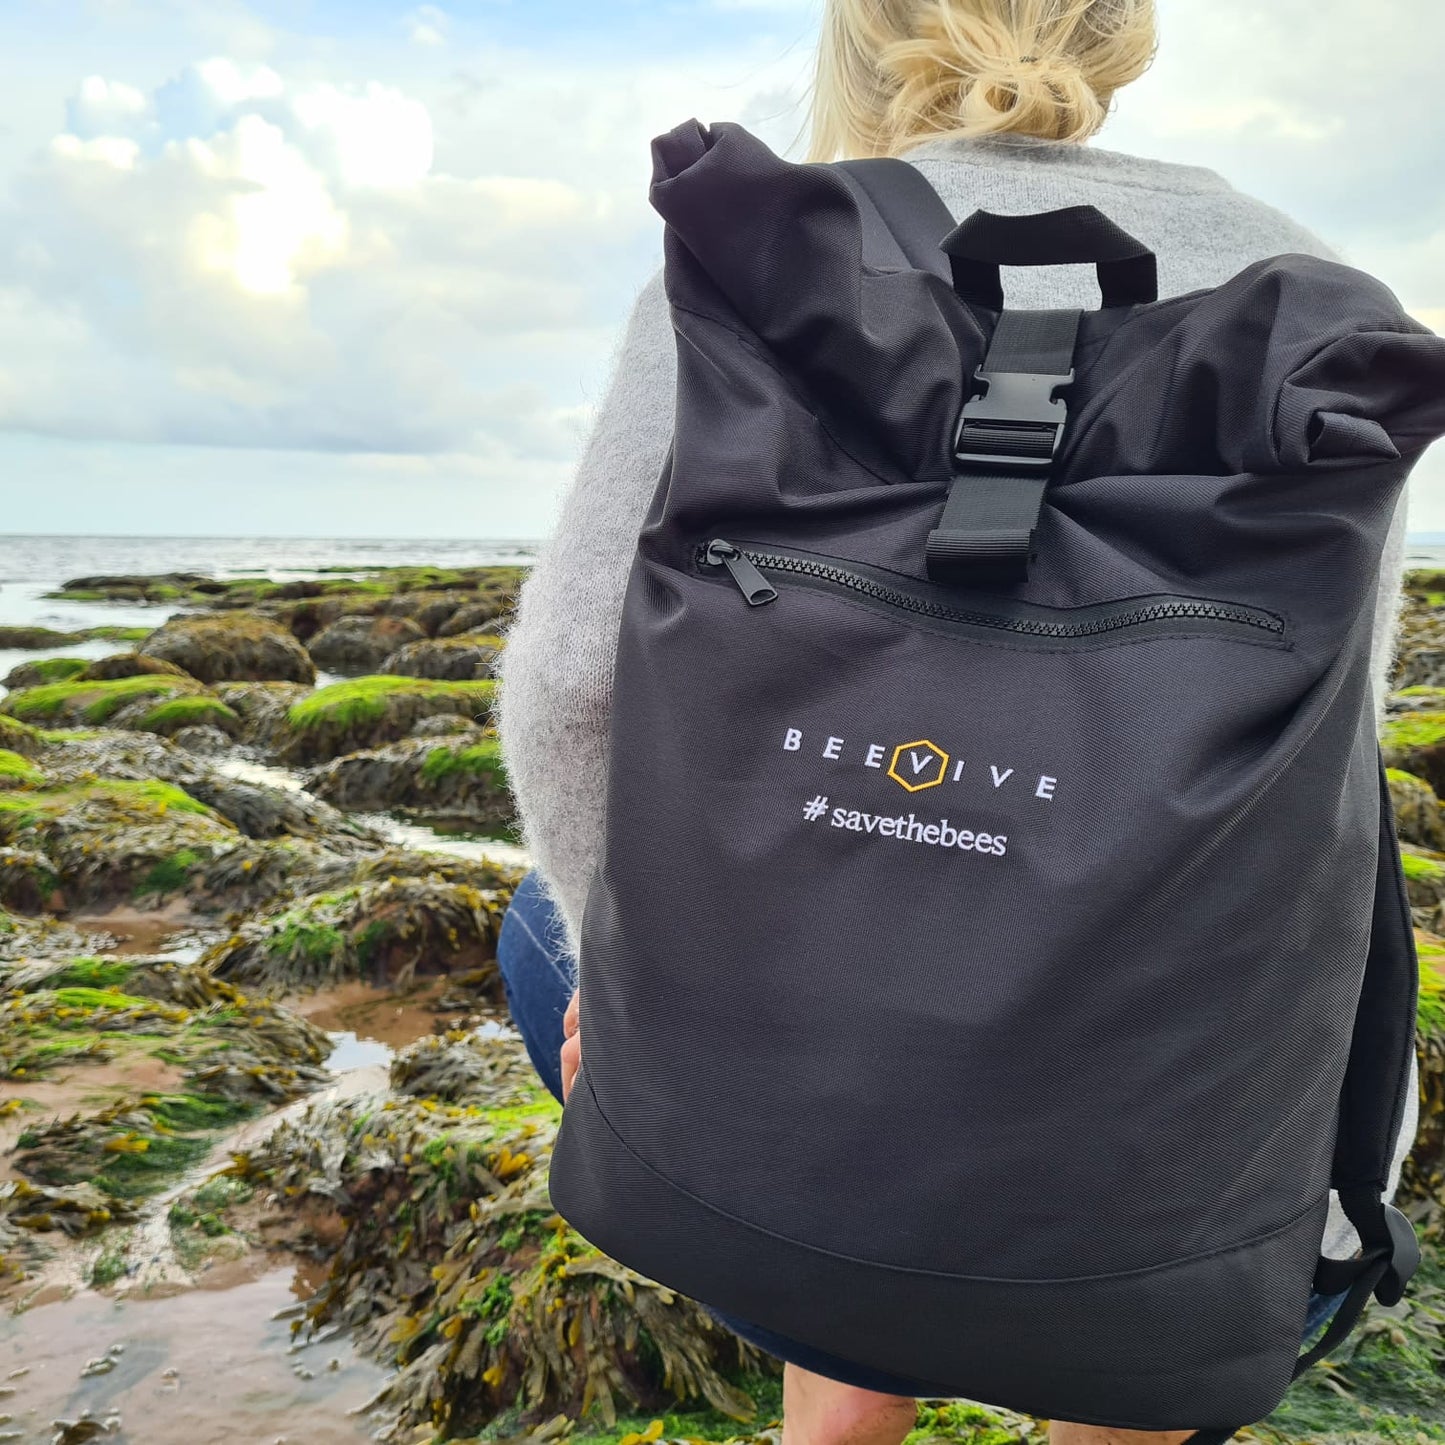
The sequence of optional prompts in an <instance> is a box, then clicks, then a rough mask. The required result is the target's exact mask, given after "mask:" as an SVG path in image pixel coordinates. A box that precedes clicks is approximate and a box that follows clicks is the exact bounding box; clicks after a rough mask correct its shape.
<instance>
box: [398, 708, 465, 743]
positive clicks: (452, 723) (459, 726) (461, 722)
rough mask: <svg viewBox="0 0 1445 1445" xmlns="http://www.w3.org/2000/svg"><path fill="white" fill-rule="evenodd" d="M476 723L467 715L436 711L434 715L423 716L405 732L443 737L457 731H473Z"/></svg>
mask: <svg viewBox="0 0 1445 1445" xmlns="http://www.w3.org/2000/svg"><path fill="white" fill-rule="evenodd" d="M476 731H477V725H476V723H474V722H473V721H472V720H471V718H469V717H457V716H456V715H455V714H453V713H445V712H444V713H438V714H437V715H436V716H435V717H424V718H422V720H421V721H420V722H419V723H417V725H416V726H415V727H414V728H412V730H411V732H410V733H408V734H407V736H408V737H413V738H445V737H452V736H454V735H456V734H458V733H474V732H476Z"/></svg>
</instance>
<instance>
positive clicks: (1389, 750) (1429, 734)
mask: <svg viewBox="0 0 1445 1445" xmlns="http://www.w3.org/2000/svg"><path fill="white" fill-rule="evenodd" d="M1380 746H1381V748H1382V749H1383V751H1384V756H1385V766H1386V767H1387V768H1391V769H1394V770H1395V771H1397V772H1403V773H1413V774H1414V775H1415V776H1416V777H1418V778H1423V779H1424V781H1425V782H1426V783H1428V784H1429V785H1430V787H1431V788H1433V789H1434V790H1435V792H1436V794H1437V795H1438V794H1439V793H1440V791H1441V789H1442V788H1445V710H1442V711H1440V712H1424V711H1417V712H1407V713H1404V714H1402V715H1400V716H1398V717H1392V718H1388V719H1386V722H1385V725H1384V727H1383V728H1381V730H1380Z"/></svg>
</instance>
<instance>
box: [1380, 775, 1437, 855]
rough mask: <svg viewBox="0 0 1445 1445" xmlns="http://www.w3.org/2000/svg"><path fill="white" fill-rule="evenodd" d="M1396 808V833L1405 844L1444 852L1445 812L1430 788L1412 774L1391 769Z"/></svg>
mask: <svg viewBox="0 0 1445 1445" xmlns="http://www.w3.org/2000/svg"><path fill="white" fill-rule="evenodd" d="M1385 777H1386V780H1387V781H1388V783H1389V785H1390V799H1391V801H1392V802H1393V803H1394V806H1395V830H1396V832H1397V833H1398V834H1399V835H1400V839H1401V841H1402V842H1406V843H1414V844H1416V845H1417V846H1419V847H1421V848H1427V849H1437V850H1445V811H1442V810H1441V807H1440V800H1439V799H1438V798H1437V797H1436V796H1435V792H1434V790H1433V789H1432V788H1431V786H1430V784H1429V783H1427V782H1426V781H1425V780H1424V779H1423V778H1417V777H1415V776H1414V775H1413V774H1411V773H1403V772H1401V771H1400V770H1399V769H1398V768H1390V769H1388V770H1387V771H1386V774H1385Z"/></svg>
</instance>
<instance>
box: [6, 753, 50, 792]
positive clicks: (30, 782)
mask: <svg viewBox="0 0 1445 1445" xmlns="http://www.w3.org/2000/svg"><path fill="white" fill-rule="evenodd" d="M0 781H3V782H4V783H5V784H8V785H11V786H13V785H15V784H17V783H18V784H22V785H24V786H26V787H38V786H39V785H40V784H42V783H44V781H45V774H44V773H42V772H41V771H40V769H39V768H37V767H36V766H35V765H34V764H33V763H31V762H29V761H28V760H27V759H25V758H22V757H21V756H20V754H19V753H12V752H11V751H10V750H9V749H8V748H0Z"/></svg>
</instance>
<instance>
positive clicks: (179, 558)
mask: <svg viewBox="0 0 1445 1445" xmlns="http://www.w3.org/2000/svg"><path fill="white" fill-rule="evenodd" d="M537 547H538V543H536V542H527V541H511V540H489V539H486V538H478V539H459V538H456V537H446V538H439V539H436V540H432V541H426V540H403V539H382V540H376V539H362V538H356V537H46V536H0V627H17V626H19V627H49V628H52V629H54V630H55V631H57V632H79V631H82V630H83V629H85V628H88V627H101V626H105V625H107V624H110V625H114V626H118V627H159V626H160V624H161V623H162V622H164V621H165V620H166V618H167V617H169V616H170V615H172V613H173V612H175V611H176V608H174V607H173V606H168V605H166V604H151V605H144V604H139V603H128V602H61V601H57V600H54V599H52V598H49V597H47V595H46V594H47V593H50V592H55V591H57V590H58V589H59V588H60V587H61V586H62V585H63V584H64V583H65V582H67V581H71V580H74V579H76V578H80V577H97V576H116V575H127V576H134V575H154V574H156V573H162V572H199V573H202V574H204V575H205V576H208V577H217V578H224V577H260V576H265V577H270V578H272V579H274V580H275V581H278V582H281V581H286V580H288V579H295V578H301V577H316V576H320V575H323V573H324V574H325V575H335V573H336V572H337V570H338V569H341V570H352V569H354V570H356V571H364V570H366V569H369V568H373V567H401V566H408V565H413V564H418V565H430V566H439V567H470V566H490V565H497V564H522V565H525V564H527V563H530V562H531V561H532V560H533V559H534V558H535V557H536V554H537ZM125 648H126V644H125V643H119V642H107V641H104V640H100V639H97V640H94V641H90V642H82V643H78V644H76V645H74V646H71V647H57V648H47V649H46V650H45V651H43V652H38V653H37V652H20V651H15V650H11V649H6V648H0V679H3V678H4V676H5V674H6V673H7V672H9V671H10V669H11V668H12V667H14V666H15V665H16V664H17V663H20V662H24V661H27V660H28V659H30V658H34V657H45V656H71V657H104V656H106V655H107V654H109V653H112V652H119V651H124V650H125ZM0 691H3V689H0Z"/></svg>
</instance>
